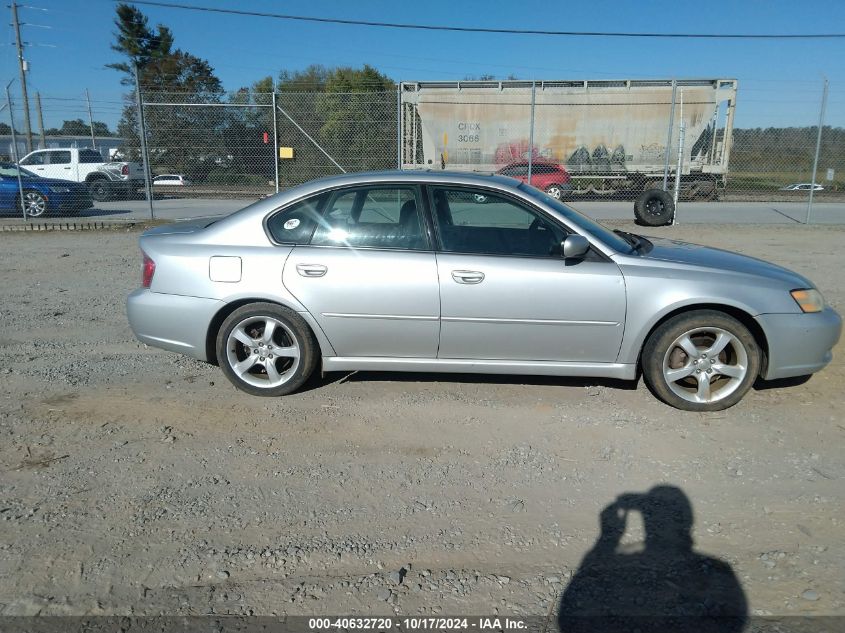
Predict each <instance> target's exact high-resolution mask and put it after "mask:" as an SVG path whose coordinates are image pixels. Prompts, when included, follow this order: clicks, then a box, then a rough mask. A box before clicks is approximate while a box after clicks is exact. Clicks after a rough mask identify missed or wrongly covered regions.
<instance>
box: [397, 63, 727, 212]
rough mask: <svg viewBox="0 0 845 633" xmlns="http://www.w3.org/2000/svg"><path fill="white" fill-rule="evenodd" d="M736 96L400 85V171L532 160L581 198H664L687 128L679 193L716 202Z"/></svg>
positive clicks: (643, 87)
mask: <svg viewBox="0 0 845 633" xmlns="http://www.w3.org/2000/svg"><path fill="white" fill-rule="evenodd" d="M736 93H737V81H736V80H735V79H683V80H681V79H679V80H676V81H675V82H673V80H671V79H666V80H655V79H645V80H641V79H637V80H635V79H626V80H618V81H608V80H600V81H536V82H531V81H459V82H404V83H402V84H401V88H400V94H401V108H402V117H401V130H400V141H401V153H402V165H403V168H405V169H454V170H460V171H497V170H498V169H500V168H502V167H504V166H505V165H508V164H511V163H515V162H522V161H525V160H527V159H528V157H529V156H531V158H532V161H538V162H539V161H553V162H556V163H558V164H560V165H563V166H564V167H565V168H566V170H567V171H568V172H569V173H570V175H571V177H572V181H571V182H572V186H573V189H572V194H573V195H576V196H577V195H583V194H605V195H609V194H614V193H619V192H638V191H642V190H643V189H647V188H652V187H655V186H657V187H658V188H659V187H661V186H662V185H663V177H664V173H665V170H666V169H667V166H668V173H669V178H668V181H669V183H668V184H669V187H670V188H671V187H673V186H674V180H675V178H674V174H675V171H676V170H677V166H678V141H679V132H680V127H681V126H680V123H681V121H682V120H683V122H684V128H685V132H684V134H685V141H684V150H683V160H682V163H681V164H682V167H681V192H680V193H682V194H685V195H688V196H690V197H701V198H714V197H716V195H717V192H718V188H719V187H720V186H723V185H724V181H725V176H726V174H727V172H728V159H729V157H730V149H731V131H732V128H733V117H734V109H735V107H736ZM673 94H674V108H673V105H672V104H673ZM682 104H683V105H682ZM670 128H671V130H672V133H671V139H670V138H669V137H670V135H669V131H670ZM667 142H668V143H669V145H668V157H667Z"/></svg>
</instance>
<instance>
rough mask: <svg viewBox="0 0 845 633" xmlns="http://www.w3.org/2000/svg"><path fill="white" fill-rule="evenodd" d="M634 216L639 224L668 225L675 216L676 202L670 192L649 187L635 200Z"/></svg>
mask: <svg viewBox="0 0 845 633" xmlns="http://www.w3.org/2000/svg"><path fill="white" fill-rule="evenodd" d="M634 216H635V217H636V219H637V222H638V223H639V224H644V225H646V226H666V225H667V224H671V223H672V218H674V217H675V203H674V201H673V200H672V196H671V195H670V194H669V192H667V191H663V190H662V189H647V190H646V191H643V192H642V193H641V194H640V195H639V196H637V199H636V201H635V202H634Z"/></svg>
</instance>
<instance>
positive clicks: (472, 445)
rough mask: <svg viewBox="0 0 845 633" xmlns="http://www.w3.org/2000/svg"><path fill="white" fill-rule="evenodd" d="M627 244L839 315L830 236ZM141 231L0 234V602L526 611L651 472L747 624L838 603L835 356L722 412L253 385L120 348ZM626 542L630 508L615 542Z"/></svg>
mask: <svg viewBox="0 0 845 633" xmlns="http://www.w3.org/2000/svg"><path fill="white" fill-rule="evenodd" d="M618 226H620V227H623V228H628V229H630V230H640V231H642V229H636V228H635V227H633V225H625V224H622V223H619V224H618ZM647 232H648V233H650V234H653V235H657V234H660V235H671V236H674V237H677V238H679V239H685V240H688V241H695V242H700V243H706V244H712V245H717V246H720V247H724V248H730V249H734V250H738V251H741V252H744V253H748V254H751V255H755V256H758V257H764V258H766V259H769V260H772V261H774V262H777V263H779V264H783V265H786V266H789V267H791V268H794V269H796V270H798V271H799V272H801V273H803V274H806V275H807V276H809V277H810V278H812V279H814V280H815V281H816V282H817V283H818V284H819V285H820V287H821V289H822V291H823V292H824V293H825V295H826V297H827V299H828V301H829V302H830V303H831V304H833V305H834V306H835V307H837V308H838V309H839V311H840V312H843V310H845V276H843V274H842V271H843V255H842V245H843V244H845V228H843V227H826V228H820V227H803V226H766V227H760V226H731V227H729V228H728V227H719V226H703V225H698V226H691V225H686V226H678V227H674V228H672V227H670V228H664V229H651V230H649V231H647ZM137 237H138V233H137V232H132V231H124V232H120V231H113V232H99V233H98V232H79V233H71V232H65V233H42V234H2V233H0V269H1V270H2V277H0V290H2V303H0V317H2V322H3V324H4V328H3V330H2V332H0V397H2V407H0V470H2V475H0V614H4V615H26V614H57V615H59V614H147V615H152V614H159V613H164V614H207V613H218V614H285V613H287V614H314V613H323V614H325V613H361V614H391V613H398V614H418V613H425V614H437V613H442V614H464V613H474V614H484V613H487V614H492V613H501V614H508V615H516V614H525V615H544V614H549V613H553V612H554V610H555V609H556V607H557V604H558V603H559V601H560V599H561V594H562V592H563V590H564V589H565V588H566V586H567V584H568V583H569V580H570V579H571V578H572V576H573V575H574V574H575V573H576V571H577V570H578V567H579V564H580V562H581V559H582V558H583V557H584V555H585V554H586V553H587V552H588V551H589V550H590V548H591V547H592V546H593V544H594V543H595V541H596V537H597V536H598V533H599V514H600V513H601V511H602V509H603V508H604V507H605V506H606V505H607V504H609V503H611V502H612V501H613V500H614V499H615V498H616V497H617V496H618V495H620V494H622V493H625V492H644V491H646V490H648V489H650V488H652V487H653V486H655V485H657V484H661V483H663V484H668V485H672V486H677V487H678V488H680V489H681V490H682V491H683V492H684V493H685V494H686V496H687V497H688V498H689V499H690V501H691V503H692V504H693V507H694V511H695V525H694V530H693V536H694V541H695V545H694V547H695V549H696V551H698V552H702V553H705V554H707V555H709V556H714V557H717V558H720V559H722V560H723V561H725V562H726V563H727V564H729V565H730V566H731V567H732V569H733V573H734V574H735V576H736V578H737V579H738V580H739V583H740V584H741V586H742V590H743V591H744V593H745V599H746V600H747V602H748V605H749V612H750V613H752V614H838V615H845V593H844V592H845V573H843V572H845V547H843V546H844V545H845V525H843V523H845V514H844V513H843V507H845V504H843V502H844V501H845V486H843V478H845V456H843V450H842V446H843V439H845V416H843V414H842V411H843V410H845V395H844V393H845V389H843V387H845V368H844V367H843V361H842V358H843V355H845V354H843V352H845V350H843V345H842V344H840V345H839V348H838V350H837V352H838V354H837V355H836V358H835V360H834V362H833V364H832V365H831V366H830V367H828V368H827V369H826V370H825V371H823V372H821V373H820V374H818V375H816V376H815V377H814V378H813V379H812V380H810V381H809V382H807V383H806V384H803V385H793V386H789V387H783V388H779V389H761V390H757V391H754V392H752V393H750V394H749V395H748V396H747V397H746V398H745V400H744V401H743V402H742V403H740V404H739V405H738V406H736V407H735V408H733V409H730V410H728V411H725V412H720V413H717V414H701V415H698V414H689V413H681V412H678V411H675V410H673V409H670V408H668V407H666V406H664V405H662V404H660V403H659V402H658V401H657V400H655V399H654V398H653V397H652V396H651V395H650V394H649V392H648V391H647V389H646V388H645V387H644V386H643V384H642V383H641V382H640V383H639V384H637V385H634V384H629V383H617V382H610V381H585V380H571V379H544V378H537V379H531V378H520V377H514V378H508V377H479V376H448V375H444V376H436V375H428V374H425V375H419V374H414V375H404V376H403V375H392V376H388V375H384V374H364V373H358V374H354V375H350V376H343V375H329V376H327V377H326V378H324V379H316V380H314V381H313V383H312V384H311V385H310V387H309V389H307V390H306V391H304V392H302V393H299V394H296V395H293V396H288V397H286V398H283V399H277V400H268V399H260V398H253V397H250V396H246V395H244V394H241V393H239V392H237V391H235V389H234V388H233V387H231V386H230V385H229V384H228V382H227V381H226V380H225V379H224V378H223V376H222V374H221V373H220V372H219V370H218V369H217V368H215V367H212V366H208V365H205V364H202V363H198V362H194V361H192V360H188V359H185V358H181V357H179V356H177V355H175V354H170V353H166V352H163V351H158V350H154V349H147V348H145V347H144V346H143V345H141V344H139V343H137V342H136V341H135V340H134V338H133V336H132V334H131V332H130V330H129V327H128V325H127V323H126V318H125V313H124V298H125V296H126V294H127V293H128V292H129V291H130V290H131V289H132V288H133V287H135V286H136V285H137V284H138V283H139V279H140V257H139V253H138V250H137V246H136V240H137ZM642 534H643V522H642V520H640V519H637V518H636V515H634V516H632V520H631V521H630V525H629V526H628V530H627V532H626V534H625V536H624V538H623V545H622V547H623V548H625V551H631V550H635V549H636V547H637V545H636V543H637V542H638V541H640V540H641V537H642ZM658 582H662V580H659V581H658V580H655V583H658ZM638 590H641V591H648V592H650V591H652V590H653V588H648V587H641V588H636V587H632V588H631V591H638ZM644 595H649V594H648V593H645V594H644Z"/></svg>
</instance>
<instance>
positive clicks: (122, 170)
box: [120, 165, 129, 176]
mask: <svg viewBox="0 0 845 633" xmlns="http://www.w3.org/2000/svg"><path fill="white" fill-rule="evenodd" d="M120 173H121V174H122V175H123V176H128V175H129V165H124V166H123V167H121V168H120Z"/></svg>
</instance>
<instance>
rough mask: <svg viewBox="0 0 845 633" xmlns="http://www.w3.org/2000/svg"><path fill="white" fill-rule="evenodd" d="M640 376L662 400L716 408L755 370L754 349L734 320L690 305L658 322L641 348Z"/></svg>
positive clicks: (741, 391)
mask: <svg viewBox="0 0 845 633" xmlns="http://www.w3.org/2000/svg"><path fill="white" fill-rule="evenodd" d="M642 369H643V376H644V378H645V380H646V382H647V383H648V386H649V387H651V389H652V391H653V392H654V393H655V394H656V395H657V396H658V397H659V398H660V399H661V400H663V401H664V402H666V403H667V404H670V405H672V406H673V407H676V408H678V409H683V410H685V411H720V410H722V409H727V408H728V407H732V406H733V405H735V404H736V403H737V402H739V401H740V400H741V399H742V397H743V396H744V395H745V394H746V393H747V392H748V390H749V389H750V388H751V386H752V385H753V384H754V381H755V380H756V379H757V376H758V374H759V373H760V350H759V347H758V345H757V342H756V341H755V339H754V336H753V335H752V334H751V332H750V331H749V330H748V328H747V327H745V326H744V325H743V324H742V323H741V322H740V321H738V320H737V319H735V318H733V317H732V316H730V315H728V314H725V313H724V312H718V311H715V310H696V311H693V312H686V313H684V314H680V315H678V316H675V317H673V318H671V319H669V320H668V321H666V322H665V323H663V324H662V325H661V326H660V327H658V328H657V329H656V330H655V331H654V332H653V333H652V334H651V336H650V337H649V339H648V340H647V341H646V344H645V346H644V347H643V354H642Z"/></svg>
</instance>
